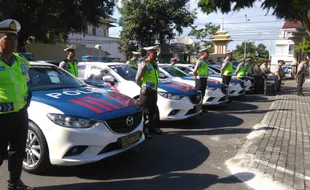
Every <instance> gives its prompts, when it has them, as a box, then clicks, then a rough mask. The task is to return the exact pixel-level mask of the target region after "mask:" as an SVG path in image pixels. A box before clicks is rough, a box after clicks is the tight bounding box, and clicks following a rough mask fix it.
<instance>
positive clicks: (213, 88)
mask: <svg viewBox="0 0 310 190" xmlns="http://www.w3.org/2000/svg"><path fill="white" fill-rule="evenodd" d="M207 89H208V90H212V91H214V90H216V89H217V88H215V87H208V88H207Z"/></svg>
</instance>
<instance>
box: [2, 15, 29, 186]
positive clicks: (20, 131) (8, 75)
mask: <svg viewBox="0 0 310 190" xmlns="http://www.w3.org/2000/svg"><path fill="white" fill-rule="evenodd" d="M20 29H21V26H20V24H19V22H17V21H16V20H13V19H7V20H4V21H2V22H0V123H1V126H0V165H2V163H3V159H4V156H5V155H6V153H7V151H8V169H9V173H10V175H9V176H10V177H9V178H10V179H9V181H8V189H9V190H31V189H34V188H31V187H28V186H26V185H24V184H23V182H22V181H21V180H20V177H21V172H22V163H23V159H24V156H25V147H26V140H27V133H28V113H27V108H28V106H29V104H30V100H31V91H30V78H29V75H28V70H29V67H30V64H29V62H28V61H27V60H26V59H25V58H23V57H21V56H19V55H18V54H17V53H13V52H16V49H17V45H18V44H17V38H18V36H17V34H18V32H19V31H20ZM8 145H9V150H8Z"/></svg>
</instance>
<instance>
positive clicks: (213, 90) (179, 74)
mask: <svg viewBox="0 0 310 190" xmlns="http://www.w3.org/2000/svg"><path fill="white" fill-rule="evenodd" d="M159 67H160V74H161V77H162V78H163V79H170V80H174V81H177V82H182V83H185V84H188V85H191V86H193V87H194V86H195V79H194V78H193V77H192V76H189V75H187V74H186V73H184V72H183V71H181V70H180V69H178V68H176V67H172V66H171V65H168V64H159ZM228 99H229V97H228V95H227V85H225V84H223V83H221V82H219V81H216V80H213V79H209V78H208V82H207V89H206V93H205V97H204V99H203V104H205V105H208V104H209V105H217V104H222V103H225V102H228Z"/></svg>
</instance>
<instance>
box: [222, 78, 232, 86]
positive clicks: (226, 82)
mask: <svg viewBox="0 0 310 190" xmlns="http://www.w3.org/2000/svg"><path fill="white" fill-rule="evenodd" d="M222 81H223V84H226V85H227V86H229V84H230V81H231V76H222Z"/></svg>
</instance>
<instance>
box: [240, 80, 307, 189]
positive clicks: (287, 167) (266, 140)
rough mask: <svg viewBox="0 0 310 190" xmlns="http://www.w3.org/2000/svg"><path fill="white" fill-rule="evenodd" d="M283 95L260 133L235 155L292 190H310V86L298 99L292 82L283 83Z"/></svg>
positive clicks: (273, 105) (294, 84)
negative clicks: (247, 160) (242, 156)
mask: <svg viewBox="0 0 310 190" xmlns="http://www.w3.org/2000/svg"><path fill="white" fill-rule="evenodd" d="M283 91H284V94H283V95H280V96H275V97H274V102H273V103H272V106H271V108H270V110H269V112H268V113H267V114H266V116H265V118H264V120H263V121H262V123H261V124H260V127H259V128H256V129H255V131H258V130H261V131H262V134H261V135H259V136H257V137H255V138H254V139H250V140H248V142H247V143H246V144H245V145H244V146H243V147H242V148H241V149H240V151H239V153H238V154H245V155H250V156H251V158H252V160H251V162H250V164H248V165H246V167H248V168H249V169H254V170H258V171H260V172H262V173H264V174H266V175H268V176H271V177H272V178H273V180H274V181H277V182H280V183H283V184H284V185H285V186H288V187H289V188H291V189H298V190H299V189H302V190H310V138H309V137H310V136H309V131H310V129H309V127H310V84H309V83H306V84H305V86H304V93H305V95H306V96H305V97H301V96H297V94H296V83H295V81H286V84H285V87H284V88H283Z"/></svg>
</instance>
